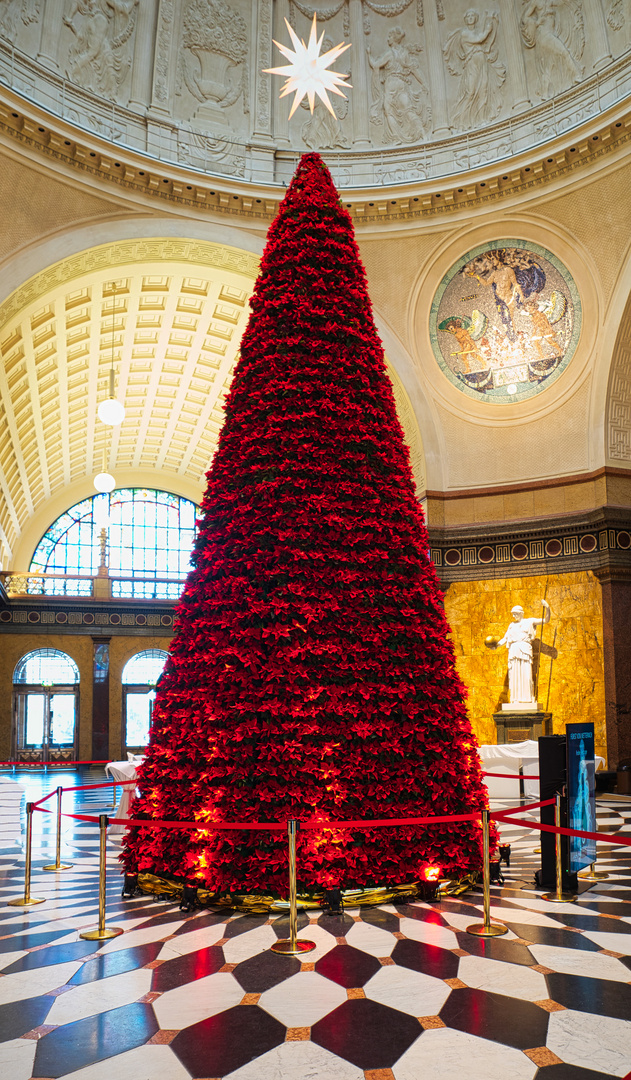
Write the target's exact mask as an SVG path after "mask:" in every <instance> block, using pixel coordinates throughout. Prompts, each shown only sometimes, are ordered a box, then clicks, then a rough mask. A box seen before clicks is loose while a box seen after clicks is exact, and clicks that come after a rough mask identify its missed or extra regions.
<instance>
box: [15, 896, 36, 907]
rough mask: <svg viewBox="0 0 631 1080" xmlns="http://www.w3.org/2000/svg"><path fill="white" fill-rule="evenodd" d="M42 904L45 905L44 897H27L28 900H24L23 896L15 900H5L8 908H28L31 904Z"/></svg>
mask: <svg viewBox="0 0 631 1080" xmlns="http://www.w3.org/2000/svg"><path fill="white" fill-rule="evenodd" d="M44 903H46V897H45V896H29V898H28V900H25V898H24V897H23V896H19V897H18V898H17V900H7V904H8V905H9V907H30V906H31V904H44Z"/></svg>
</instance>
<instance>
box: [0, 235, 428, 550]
mask: <svg viewBox="0 0 631 1080" xmlns="http://www.w3.org/2000/svg"><path fill="white" fill-rule="evenodd" d="M257 266H258V260H257V258H256V256H254V255H252V254H250V253H248V252H245V251H241V250H237V249H235V248H229V247H226V246H223V245H218V244H212V243H207V242H202V241H193V240H159V239H157V240H156V239H152V240H141V241H139V240H133V241H121V242H117V243H113V244H109V245H102V246H100V247H97V248H93V249H91V250H89V251H86V252H83V253H81V254H80V255H78V256H75V257H73V258H70V259H67V260H64V261H62V262H60V263H57V264H55V265H54V266H52V267H50V268H49V269H48V270H46V271H44V272H43V273H41V274H39V275H37V276H36V277H35V278H32V279H31V280H30V281H28V282H27V283H26V284H25V285H24V286H22V287H21V288H20V289H18V290H17V291H16V292H14V293H13V294H12V295H11V296H10V297H9V298H8V299H7V300H6V301H5V303H4V304H3V305H2V307H0V351H1V359H2V363H1V364H0V399H1V401H2V407H3V415H2V419H1V426H0V493H1V496H2V497H1V498H0V529H1V532H0V542H1V543H2V547H3V560H2V562H3V566H4V567H7V566H10V567H11V568H14V569H25V568H26V565H27V563H28V559H29V558H30V554H31V552H32V549H33V548H34V546H35V544H36V543H37V541H38V539H39V538H40V536H41V535H42V533H43V532H44V531H45V529H46V528H47V526H48V525H49V524H50V522H51V521H52V520H54V519H55V517H56V516H57V515H58V514H59V513H61V512H62V511H63V510H65V509H67V508H68V507H69V506H71V505H73V504H74V503H75V502H77V501H79V500H80V499H81V498H85V497H86V496H87V495H89V494H92V493H93V492H94V488H93V486H92V480H93V477H94V474H95V473H97V472H99V471H101V469H102V467H103V461H104V455H105V464H106V466H107V469H108V471H109V472H111V473H113V475H114V476H115V478H116V481H117V486H122V485H123V484H124V485H130V484H134V483H136V484H144V485H148V484H150V483H152V484H153V485H154V486H156V487H161V488H164V489H166V490H171V491H175V492H176V493H179V494H183V495H186V496H187V497H189V498H196V499H199V498H200V497H201V494H202V491H203V484H204V474H205V472H206V470H207V469H208V467H209V465H210V462H211V460H212V457H213V454H214V451H215V448H216V445H217V438H218V435H219V431H220V429H221V425H222V421H223V402H224V399H225V397H226V394H227V391H228V388H229V386H230V380H231V378H232V372H233V369H234V365H235V361H236V357H237V352H238V347H239V341H240V339H241V335H242V333H243V330H244V328H245V325H246V322H247V318H248V314H249V306H248V300H249V297H250V294H251V292H252V289H253V285H254V281H255V277H256V273H257ZM112 357H113V360H114V369H115V373H116V396H117V397H118V399H119V400H121V401H123V402H124V404H125V409H126V416H125V420H124V421H123V423H122V424H121V425H120V426H119V427H115V428H112V427H107V426H105V425H104V424H102V423H101V422H100V421H99V419H98V416H97V406H98V403H99V402H100V401H102V400H103V399H104V398H106V397H107V396H108V393H109V371H110V366H111V362H112ZM391 374H392V376H393V384H394V388H395V396H396V397H397V404H398V407H399V413H400V416H401V419H402V423H403V426H404V428H405V429H406V431H407V433H408V441H409V442H410V443H411V444H412V446H411V449H412V455H413V462H414V463H415V471H416V472H417V480H418V479H419V476H418V473H419V471H420V472H422V447H421V445H420V435H419V433H418V427H417V425H416V420H415V418H414V414H413V411H412V408H411V405H410V402H409V399H408V398H407V395H406V393H405V390H404V389H403V386H402V385H401V383H400V381H399V379H398V377H397V376H396V375H395V373H394V372H392V370H391ZM18 563H19V564H20V565H18Z"/></svg>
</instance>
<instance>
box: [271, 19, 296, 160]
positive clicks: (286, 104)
mask: <svg viewBox="0 0 631 1080" xmlns="http://www.w3.org/2000/svg"><path fill="white" fill-rule="evenodd" d="M285 19H287V22H289V0H276V2H275V4H274V37H275V38H276V41H281V42H285V41H286V39H287V27H286V26H285ZM277 61H278V63H277ZM282 62H283V57H282V54H281V53H280V52H279V50H278V49H277V48H276V46H275V45H272V65H271V66H272V67H278V66H280V63H282ZM271 78H272V79H273V80H274V82H275V83H278V88H279V93H280V88H281V87H282V82H281V81H280V79H279V78H278V76H277V75H272V76H271ZM291 102H292V97H291V94H289V95H288V96H287V97H284V98H279V97H278V94H276V95H275V96H274V106H273V116H274V141H275V143H276V145H277V146H282V147H289V146H290V145H291V143H290V140H289V110H290V109H291Z"/></svg>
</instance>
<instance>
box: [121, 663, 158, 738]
mask: <svg viewBox="0 0 631 1080" xmlns="http://www.w3.org/2000/svg"><path fill="white" fill-rule="evenodd" d="M167 656H168V653H166V652H165V651H164V650H163V649H144V650H143V651H142V652H139V653H136V655H135V656H132V658H131V660H128V661H127V663H126V664H125V667H124V668H123V679H122V682H123V752H124V753H136V754H137V753H141V752H142V751H143V750H144V748H145V746H146V745H147V743H148V741H149V731H150V729H151V714H152V712H153V703H154V700H155V696H156V692H155V686H156V683H157V681H158V679H159V678H160V675H161V674H162V669H163V667H164V665H165V662H166V658H167Z"/></svg>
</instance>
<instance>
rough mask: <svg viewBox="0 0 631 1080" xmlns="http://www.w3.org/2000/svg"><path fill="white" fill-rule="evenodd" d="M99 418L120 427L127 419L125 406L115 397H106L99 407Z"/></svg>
mask: <svg viewBox="0 0 631 1080" xmlns="http://www.w3.org/2000/svg"><path fill="white" fill-rule="evenodd" d="M97 413H98V417H99V420H100V421H101V423H102V424H109V425H110V427H118V425H119V424H122V422H123V420H124V419H125V406H124V405H123V404H122V402H120V401H117V400H116V398H114V397H109V398H106V399H105V401H102V402H101V404H100V405H99V407H98V409H97Z"/></svg>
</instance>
